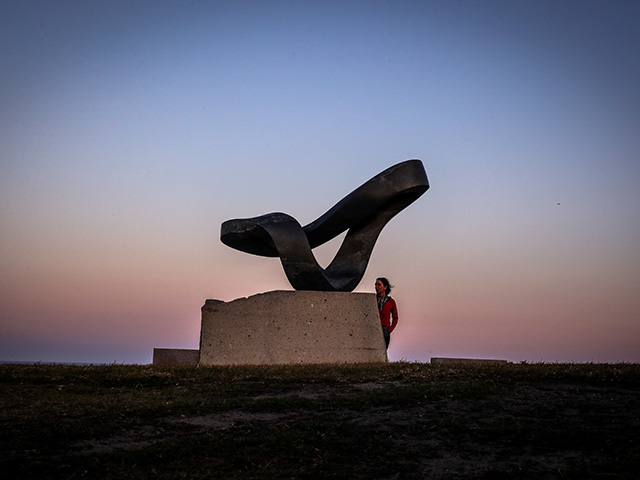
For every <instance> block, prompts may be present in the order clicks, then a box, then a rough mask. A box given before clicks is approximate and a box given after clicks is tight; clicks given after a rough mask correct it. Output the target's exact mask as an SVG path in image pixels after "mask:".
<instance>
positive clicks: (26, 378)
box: [0, 362, 640, 480]
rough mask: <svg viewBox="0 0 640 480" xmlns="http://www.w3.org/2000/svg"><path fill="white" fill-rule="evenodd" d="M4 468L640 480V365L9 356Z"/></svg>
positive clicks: (0, 372)
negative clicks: (95, 361) (208, 363)
mask: <svg viewBox="0 0 640 480" xmlns="http://www.w3.org/2000/svg"><path fill="white" fill-rule="evenodd" d="M0 393H1V395H0V406H1V409H0V412H1V413H0V418H1V424H2V425H1V426H2V428H1V429H0V438H1V440H0V442H1V445H0V447H1V450H0V451H1V454H0V455H1V457H0V472H4V478H10V479H31V478H34V479H36V478H74V479H75V478H91V479H103V478H104V479H106V478H110V479H129V478H131V479H134V478H136V479H139V478H194V479H195V478H220V479H225V478H228V479H251V478H256V479H264V478H269V479H270V478H301V479H306V478H309V479H320V478H365V479H460V478H463V479H494V478H497V479H536V480H538V479H565V478H568V479H595V478H598V479H612V478H623V479H638V478H640V402H639V394H640V365H638V364H506V365H490V366H489V365H485V366H474V365H461V366H436V365H430V364H418V363H402V362H400V363H389V364H378V365H358V366H335V365H319V366H285V367H280V366H278V367H275V366H271V367H180V368H169V367H153V366H125V365H111V366H86V367H84V366H61V365H0Z"/></svg>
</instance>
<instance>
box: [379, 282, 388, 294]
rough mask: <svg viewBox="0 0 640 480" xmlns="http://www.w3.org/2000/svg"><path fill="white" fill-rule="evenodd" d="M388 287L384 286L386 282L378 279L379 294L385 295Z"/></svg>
mask: <svg viewBox="0 0 640 480" xmlns="http://www.w3.org/2000/svg"><path fill="white" fill-rule="evenodd" d="M386 289H387V287H385V286H384V283H382V282H381V281H380V280H376V294H377V295H383V294H384V293H385V290H386Z"/></svg>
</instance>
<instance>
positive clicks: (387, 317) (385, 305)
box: [376, 297, 398, 333]
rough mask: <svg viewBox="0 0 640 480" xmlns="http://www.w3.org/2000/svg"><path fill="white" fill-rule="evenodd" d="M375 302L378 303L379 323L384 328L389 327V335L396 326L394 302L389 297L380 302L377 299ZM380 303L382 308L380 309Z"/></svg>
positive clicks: (396, 311)
mask: <svg viewBox="0 0 640 480" xmlns="http://www.w3.org/2000/svg"><path fill="white" fill-rule="evenodd" d="M376 300H377V301H378V312H380V323H381V324H382V325H383V326H385V327H389V333H391V332H393V329H394V328H396V326H397V325H398V307H397V306H396V301H395V300H394V299H393V298H391V297H386V298H385V299H384V300H382V302H381V301H380V299H379V298H377V299H376ZM381 303H382V308H380V304H381ZM391 317H393V323H392V322H391Z"/></svg>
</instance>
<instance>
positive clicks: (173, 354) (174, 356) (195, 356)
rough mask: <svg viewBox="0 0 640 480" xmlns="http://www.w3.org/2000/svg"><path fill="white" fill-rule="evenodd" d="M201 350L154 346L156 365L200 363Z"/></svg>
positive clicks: (154, 361)
mask: <svg viewBox="0 0 640 480" xmlns="http://www.w3.org/2000/svg"><path fill="white" fill-rule="evenodd" d="M199 359H200V350H187V349H180V348H154V349H153V364H154V365H198V360H199Z"/></svg>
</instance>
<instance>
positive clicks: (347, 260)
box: [220, 160, 429, 292]
mask: <svg viewBox="0 0 640 480" xmlns="http://www.w3.org/2000/svg"><path fill="white" fill-rule="evenodd" d="M428 189H429V181H428V179H427V173H426V172H425V170H424V166H423V165H422V162H421V161H420V160H407V161H405V162H401V163H398V164H396V165H393V166H391V167H389V168H387V169H386V170H385V171H383V172H381V173H379V174H378V175H376V176H375V177H373V178H371V179H370V180H369V181H367V182H365V183H364V184H363V185H361V186H360V187H359V188H357V189H356V190H354V191H353V192H351V193H350V194H349V195H347V196H346V197H344V198H343V199H342V200H340V201H339V202H338V203H337V204H336V205H334V206H333V207H332V208H331V209H330V210H329V211H327V212H326V213H325V214H324V215H322V216H321V217H319V218H318V219H317V220H315V221H313V222H311V223H310V224H308V225H305V226H304V227H302V226H301V225H300V223H298V221H297V220H296V219H295V218H293V217H292V216H290V215H287V214H286V213H280V212H275V213H268V214H266V215H261V216H259V217H253V218H240V219H235V220H227V221H226V222H224V223H223V224H222V227H221V233H220V240H221V241H222V242H223V243H224V244H225V245H227V246H229V247H231V248H235V249H237V250H241V251H243V252H246V253H252V254H254V255H261V256H265V257H280V261H281V262H282V266H283V268H284V271H285V274H286V275H287V278H288V280H289V282H290V283H291V285H292V286H293V288H294V289H296V290H318V291H340V292H350V291H352V290H353V289H354V288H356V286H357V285H358V283H360V280H362V277H363V276H364V272H365V270H366V268H367V264H368V263H369V258H370V257H371V252H372V251H373V247H374V245H375V242H376V240H377V238H378V235H379V234H380V232H381V231H382V229H383V228H384V226H385V225H386V224H387V223H388V222H389V220H391V219H392V218H393V217H394V216H395V215H397V214H398V213H399V212H400V211H402V210H403V209H404V208H406V207H407V206H409V205H410V204H411V203H413V202H414V201H415V200H417V199H418V198H419V197H420V196H421V195H422V194H423V193H424V192H426V191H427V190H428ZM345 230H348V231H347V234H346V236H345V238H344V241H343V242H342V245H341V246H340V249H339V250H338V253H337V254H336V256H335V257H334V259H333V261H332V262H331V263H330V264H329V266H328V267H327V268H326V269H323V268H322V267H321V266H320V265H319V264H318V262H317V261H316V259H315V257H314V255H313V252H312V251H311V250H312V249H313V248H315V247H317V246H320V245H322V244H324V243H326V242H328V241H329V240H331V239H333V238H335V237H336V236H338V235H340V234H341V233H342V232H344V231H345Z"/></svg>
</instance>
